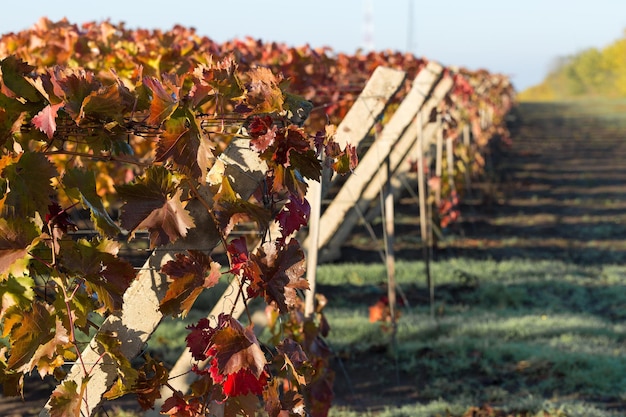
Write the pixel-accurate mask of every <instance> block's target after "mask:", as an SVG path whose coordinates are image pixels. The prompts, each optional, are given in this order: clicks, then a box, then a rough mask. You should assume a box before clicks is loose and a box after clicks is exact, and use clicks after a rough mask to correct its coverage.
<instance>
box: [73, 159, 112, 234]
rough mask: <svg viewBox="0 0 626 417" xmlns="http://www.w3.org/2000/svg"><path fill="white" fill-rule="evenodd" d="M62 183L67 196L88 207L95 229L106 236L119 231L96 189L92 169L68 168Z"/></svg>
mask: <svg viewBox="0 0 626 417" xmlns="http://www.w3.org/2000/svg"><path fill="white" fill-rule="evenodd" d="M63 185H65V187H66V192H67V194H68V195H69V196H71V197H73V198H75V199H77V200H80V201H81V203H82V205H83V207H86V208H88V209H89V213H90V214H91V219H92V220H93V222H94V225H95V227H96V229H98V230H99V231H101V232H102V233H103V234H105V235H106V236H115V235H117V234H118V233H120V228H119V227H118V226H117V224H116V223H115V222H114V221H113V219H111V216H109V213H108V212H107V211H106V209H105V208H104V204H103V202H102V198H100V196H99V195H98V193H97V191H96V175H95V173H94V172H93V171H86V170H82V169H79V168H71V169H68V170H67V171H66V172H65V175H64V176H63Z"/></svg>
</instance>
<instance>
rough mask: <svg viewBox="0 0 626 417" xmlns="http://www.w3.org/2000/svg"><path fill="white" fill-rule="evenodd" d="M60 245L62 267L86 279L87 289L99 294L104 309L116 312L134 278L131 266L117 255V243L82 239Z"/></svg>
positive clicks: (120, 306) (134, 274) (67, 241)
mask: <svg viewBox="0 0 626 417" xmlns="http://www.w3.org/2000/svg"><path fill="white" fill-rule="evenodd" d="M59 245H60V251H59V252H60V260H59V261H60V262H61V264H62V265H63V267H64V268H66V270H68V271H72V272H75V273H76V274H79V275H80V276H82V277H84V278H85V285H86V288H87V290H88V291H89V292H90V293H92V294H93V293H96V294H97V295H98V300H99V301H100V302H101V303H102V304H103V306H104V309H105V310H108V311H119V310H120V309H121V308H122V302H123V296H124V292H126V290H127V289H128V287H129V286H130V283H131V282H132V280H133V279H134V278H135V276H136V273H135V269H134V268H133V266H132V265H131V264H129V263H128V262H126V261H125V260H122V259H120V258H118V257H117V256H116V255H117V251H118V250H119V243H117V242H114V241H111V240H107V239H104V240H102V241H98V240H95V241H93V242H90V241H87V240H85V239H81V240H78V241H70V240H63V241H61V242H59Z"/></svg>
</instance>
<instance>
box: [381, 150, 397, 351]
mask: <svg viewBox="0 0 626 417" xmlns="http://www.w3.org/2000/svg"><path fill="white" fill-rule="evenodd" d="M385 165H386V169H387V183H386V186H385V187H384V190H385V192H384V202H385V211H384V213H385V221H384V225H385V261H386V266H387V298H388V299H389V314H390V315H391V350H392V352H393V353H394V354H396V353H397V349H396V342H397V340H396V335H397V323H396V265H395V254H394V249H393V244H394V241H395V227H394V207H393V192H392V189H391V164H390V161H389V157H387V160H386V163H385Z"/></svg>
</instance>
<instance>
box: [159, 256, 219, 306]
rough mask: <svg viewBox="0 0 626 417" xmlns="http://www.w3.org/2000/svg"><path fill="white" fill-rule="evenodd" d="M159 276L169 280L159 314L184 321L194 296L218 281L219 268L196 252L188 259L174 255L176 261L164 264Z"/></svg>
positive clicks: (208, 258)
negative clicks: (173, 316) (162, 274)
mask: <svg viewBox="0 0 626 417" xmlns="http://www.w3.org/2000/svg"><path fill="white" fill-rule="evenodd" d="M161 272H162V273H164V274H166V275H167V276H168V278H170V279H171V280H172V282H170V283H169V285H168V288H167V293H166V294H165V297H163V300H161V303H160V305H159V310H161V312H162V313H163V314H172V315H178V314H180V315H181V317H183V318H184V317H186V316H187V313H189V310H191V307H192V306H193V303H194V302H195V301H196V299H197V298H198V296H199V295H200V294H201V293H202V291H203V290H204V289H205V288H211V287H213V286H214V285H215V284H217V282H218V281H219V279H220V276H221V273H220V264H218V263H217V262H213V261H212V260H211V257H210V256H208V255H205V254H204V253H202V252H200V251H193V250H190V251H189V252H188V255H185V254H182V253H177V254H176V259H175V260H172V261H169V262H167V263H166V264H165V265H163V267H162V268H161Z"/></svg>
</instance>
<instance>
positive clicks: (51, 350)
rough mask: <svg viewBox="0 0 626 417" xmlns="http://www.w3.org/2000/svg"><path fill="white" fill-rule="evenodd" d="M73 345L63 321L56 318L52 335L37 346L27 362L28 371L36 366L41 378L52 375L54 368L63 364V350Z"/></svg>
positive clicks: (71, 347)
mask: <svg viewBox="0 0 626 417" xmlns="http://www.w3.org/2000/svg"><path fill="white" fill-rule="evenodd" d="M73 347H74V345H73V344H72V343H70V338H69V336H68V334H67V330H66V329H65V327H64V326H63V323H61V320H59V319H58V318H56V319H55V331H54V336H53V337H52V339H50V340H49V341H47V342H46V343H45V344H42V345H41V346H39V347H38V348H37V350H36V351H35V353H34V355H33V357H32V359H31V360H30V362H29V366H28V368H29V371H32V370H33V369H34V368H35V367H37V372H39V376H41V377H42V378H43V377H45V376H46V375H52V374H53V372H54V370H55V369H57V368H59V367H61V366H63V365H65V358H64V355H63V353H64V351H65V350H67V349H73Z"/></svg>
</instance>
